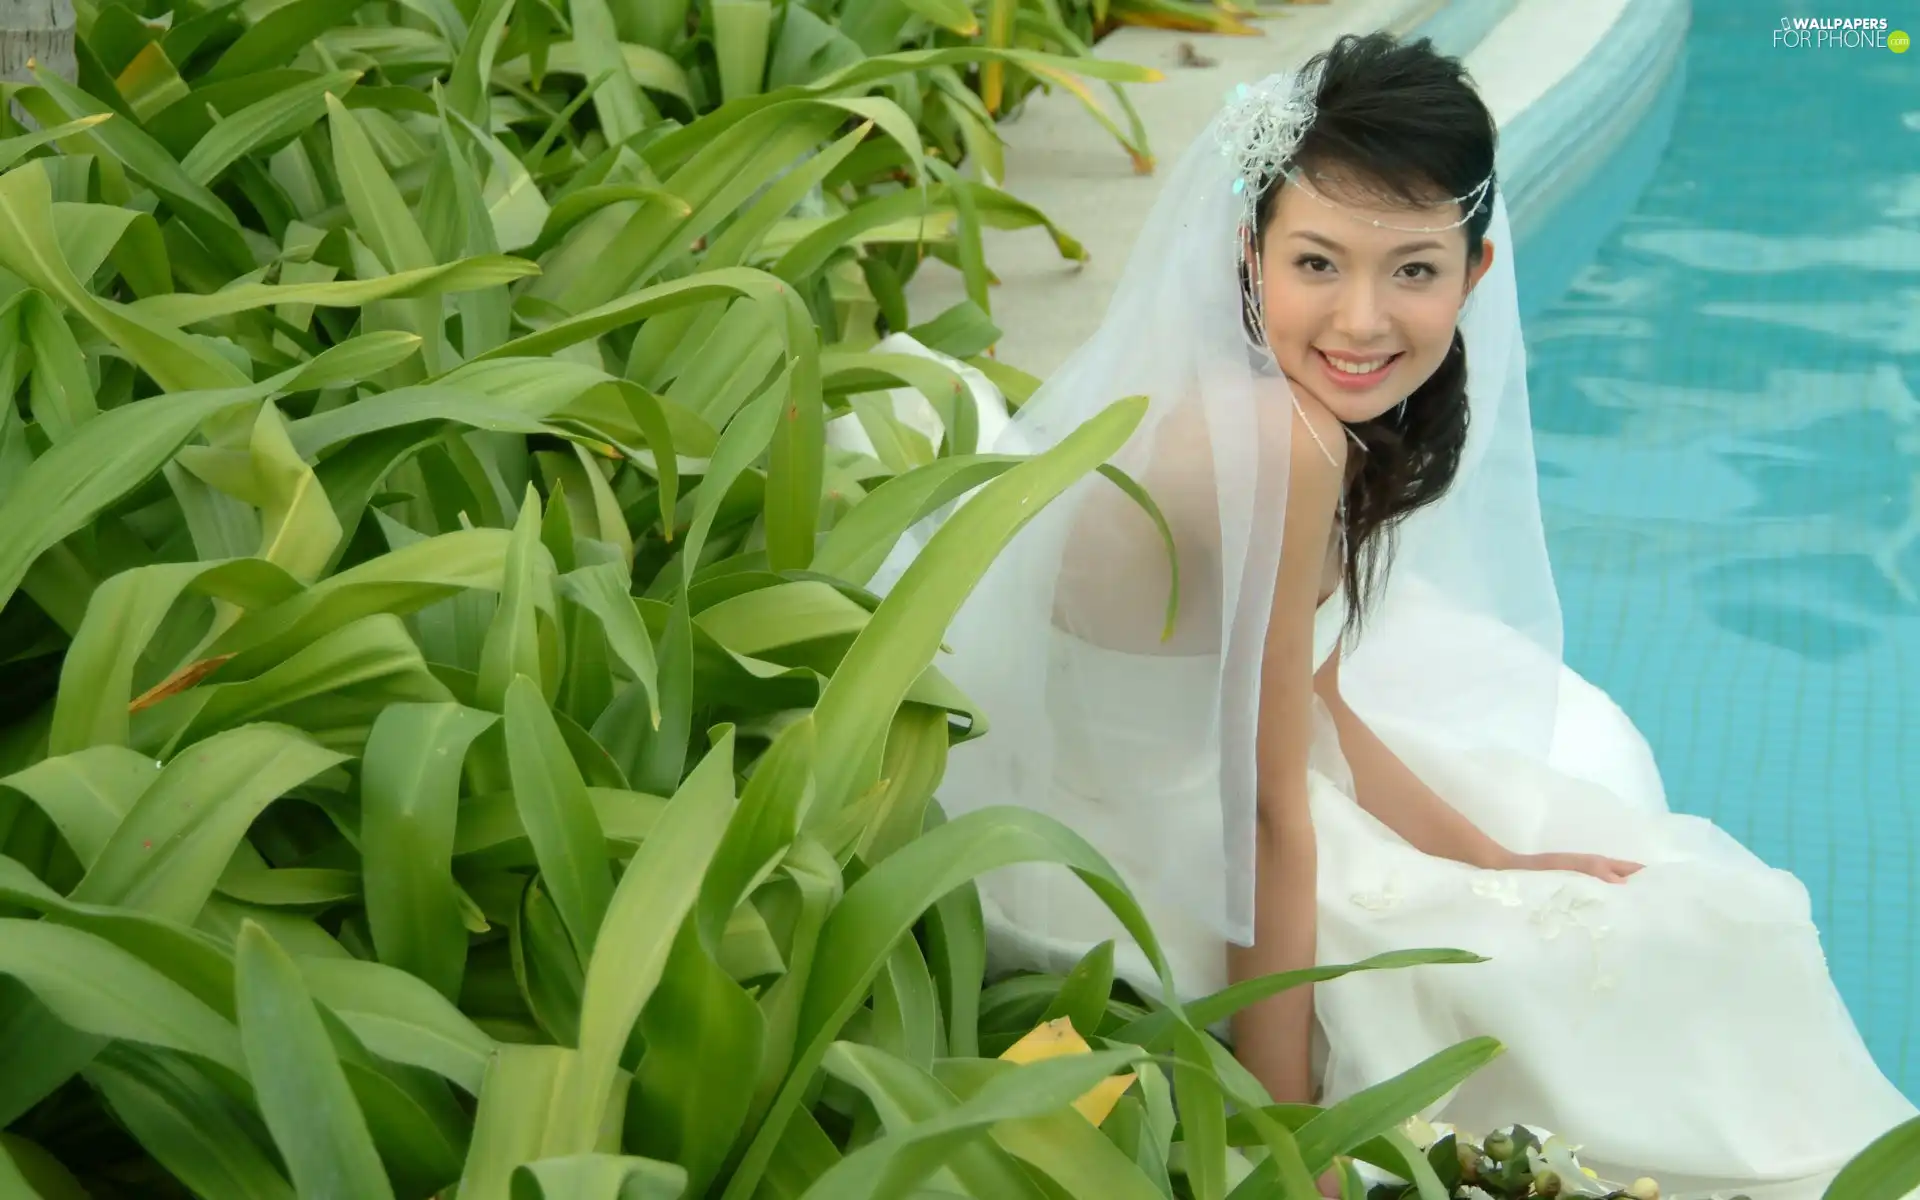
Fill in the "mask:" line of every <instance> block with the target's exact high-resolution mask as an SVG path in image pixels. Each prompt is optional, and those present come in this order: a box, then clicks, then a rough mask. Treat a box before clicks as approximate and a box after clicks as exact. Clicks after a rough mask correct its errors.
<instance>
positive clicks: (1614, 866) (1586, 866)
mask: <svg viewBox="0 0 1920 1200" xmlns="http://www.w3.org/2000/svg"><path fill="white" fill-rule="evenodd" d="M1641 865H1642V864H1640V863H1637V862H1628V861H1627V860H1626V859H1623V858H1604V857H1602V856H1600V855H1598V854H1516V855H1514V856H1513V857H1512V859H1511V860H1509V862H1508V863H1507V868H1508V869H1509V870H1513V871H1577V872H1579V873H1580V874H1582V875H1591V876H1593V877H1594V878H1595V879H1600V880H1604V881H1605V882H1607V883H1625V882H1626V881H1627V876H1629V875H1631V874H1633V873H1634V872H1635V871H1638V870H1639V869H1640V868H1641Z"/></svg>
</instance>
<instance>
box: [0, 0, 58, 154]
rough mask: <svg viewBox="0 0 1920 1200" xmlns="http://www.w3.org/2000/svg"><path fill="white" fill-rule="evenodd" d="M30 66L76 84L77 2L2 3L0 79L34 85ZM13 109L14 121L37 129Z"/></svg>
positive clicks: (8, 0) (18, 0)
mask: <svg viewBox="0 0 1920 1200" xmlns="http://www.w3.org/2000/svg"><path fill="white" fill-rule="evenodd" d="M28 63H33V64H35V65H37V66H39V67H40V68H41V69H43V70H47V71H51V72H53V73H54V74H55V75H58V76H59V77H60V78H62V79H64V80H66V81H67V82H68V83H72V82H73V79H74V73H75V66H74V61H73V0H0V80H4V81H6V82H8V83H32V82H33V72H32V71H29V70H28V69H27V64H28ZM12 108H13V117H14V120H16V121H19V122H21V123H22V124H24V125H25V126H26V127H27V128H29V129H34V128H37V125H36V124H35V123H34V122H33V120H32V119H30V118H29V117H28V116H27V115H26V113H24V112H22V111H21V109H20V106H19V105H18V104H15V105H13V106H12Z"/></svg>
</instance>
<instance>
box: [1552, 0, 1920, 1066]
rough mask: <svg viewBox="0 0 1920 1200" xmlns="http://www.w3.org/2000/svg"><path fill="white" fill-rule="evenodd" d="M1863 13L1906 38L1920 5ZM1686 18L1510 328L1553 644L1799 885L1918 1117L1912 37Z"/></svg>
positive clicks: (1916, 256) (1760, 9)
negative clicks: (1549, 567)
mask: <svg viewBox="0 0 1920 1200" xmlns="http://www.w3.org/2000/svg"><path fill="white" fill-rule="evenodd" d="M1854 7H1861V8H1862V12H1863V13H1864V12H1865V10H1866V9H1873V10H1874V14H1873V15H1885V16H1888V17H1889V18H1892V23H1893V26H1894V27H1895V28H1905V29H1906V30H1907V31H1909V32H1910V33H1912V34H1914V35H1916V36H1920V4H1916V3H1913V2H1912V0H1905V2H1903V3H1890V4H1882V5H1879V6H1878V7H1877V8H1876V6H1873V5H1867V6H1854ZM1693 10H1694V16H1693V25H1692V29H1691V31H1690V33H1689V35H1688V45H1687V53H1686V63H1685V75H1684V87H1683V88H1681V89H1680V90H1678V91H1677V93H1676V94H1675V96H1674V100H1675V103H1676V107H1675V108H1674V109H1673V111H1672V124H1671V131H1670V134H1669V137H1668V140H1667V143H1666V146H1665V149H1664V152H1658V148H1657V147H1656V153H1657V157H1649V160H1648V164H1647V165H1648V168H1649V172H1648V173H1649V179H1648V180H1647V181H1646V182H1645V186H1644V189H1643V190H1641V191H1640V192H1639V194H1638V198H1637V200H1636V201H1634V202H1633V203H1632V205H1631V206H1630V208H1629V210H1628V212H1627V213H1626V215H1625V217H1624V219H1622V220H1621V221H1620V222H1619V223H1618V224H1617V225H1616V226H1615V227H1614V228H1613V229H1612V232H1611V234H1610V235H1609V236H1608V237H1607V238H1606V240H1605V241H1604V242H1602V243H1601V244H1600V246H1599V247H1598V250H1597V252H1594V253H1591V254H1590V255H1586V256H1584V257H1586V262H1587V265H1586V266H1585V267H1584V268H1583V269H1581V270H1580V271H1579V272H1578V274H1576V275H1574V277H1573V279H1572V283H1571V285H1570V286H1569V287H1568V289H1567V290H1566V291H1565V293H1564V294H1562V295H1560V296H1559V298H1558V299H1557V300H1554V301H1552V302H1551V303H1548V304H1546V305H1545V306H1544V307H1543V308H1541V309H1540V310H1539V311H1537V312H1535V313H1533V314H1532V315H1531V317H1530V322H1531V324H1530V329H1529V354H1530V363H1531V385H1532V393H1533V406H1534V420H1535V424H1536V428H1537V431H1538V446H1539V453H1540V461H1541V474H1542V481H1541V485H1542V493H1543V499H1544V503H1545V508H1546V516H1547V527H1548V538H1549V543H1550V547H1551V550H1552V554H1553V558H1554V564H1555V569H1556V571H1557V573H1558V576H1559V578H1560V580H1561V586H1562V592H1563V602H1564V605H1565V610H1566V630H1567V654H1568V658H1569V661H1570V662H1571V663H1572V665H1573V666H1574V667H1575V668H1576V669H1577V670H1579V671H1580V672H1581V673H1582V674H1583V675H1585V676H1586V677H1587V678H1589V679H1591V680H1593V681H1594V682H1595V683H1597V684H1598V685H1600V686H1601V687H1602V688H1604V689H1605V690H1606V691H1608V692H1609V693H1610V694H1612V695H1613V696H1614V697H1615V699H1616V700H1618V701H1619V703H1620V704H1621V705H1622V707H1624V708H1625V709H1626V710H1627V711H1628V713H1629V714H1630V715H1631V716H1632V717H1633V718H1634V720H1635V721H1636V723H1637V724H1638V725H1639V726H1640V728H1641V729H1642V730H1644V731H1645V732H1646V734H1647V736H1648V738H1649V740H1650V741H1651V742H1652V744H1653V748H1654V751H1655V753H1656V755H1657V757H1658V759H1659V762H1660V765H1661V768H1662V771H1663V774H1664V776H1665V778H1666V781H1667V787H1668V791H1669V794H1670V798H1671V801H1672V804H1673V806H1674V808H1676V809H1678V810H1681V811H1685V812H1690V813H1697V814H1700V815H1702V816H1706V817H1709V818H1711V819H1713V820H1714V821H1716V822H1717V823H1719V824H1720V825H1721V826H1723V827H1724V828H1726V829H1727V830H1728V831H1729V832H1731V833H1732V834H1733V835H1734V836H1736V837H1738V838H1739V839H1740V840H1741V841H1743V842H1744V843H1746V844H1747V845H1748V846H1749V847H1751V848H1752V849H1753V850H1754V851H1755V852H1756V853H1757V854H1759V855H1760V856H1761V857H1762V858H1764V859H1766V860H1767V861H1768V862H1770V863H1772V864H1774V865H1776V866H1779V867H1784V868H1787V869H1789V870H1791V871H1793V872H1794V873H1795V874H1797V875H1798V876H1799V877H1800V879H1801V880H1802V881H1804V882H1805V883H1806V885H1807V887H1808V889H1809V891H1810V892H1811V893H1812V897H1813V911H1814V917H1815V920H1816V921H1817V922H1818V924H1819V926H1820V928H1821V930H1822V934H1823V937H1824V940H1825V945H1826V949H1827V954H1828V958H1829V961H1830V963H1831V965H1832V969H1833V973H1834V976H1835V979H1836V980H1837V982H1838V984H1839V987H1840V990H1841V992H1842V994H1843V995H1844V997H1845V999H1846V1001H1847V1004H1848V1006H1849V1008H1850V1009H1851V1010H1852V1012H1853V1014H1854V1018H1855V1020H1856V1021H1857V1022H1858V1023H1859V1025H1860V1027H1861V1029H1862V1031H1863V1032H1864V1034H1865V1035H1866V1038H1867V1042H1868V1044H1869V1046H1870V1047H1871V1049H1872V1051H1873V1053H1874V1055H1875V1056H1876V1058H1877V1059H1878V1060H1879V1062H1880V1064H1881V1065H1882V1067H1883V1069H1885V1070H1886V1072H1887V1073H1888V1075H1889V1076H1891V1077H1892V1078H1893V1079H1894V1081H1895V1082H1896V1083H1898V1084H1899V1085H1900V1086H1901V1087H1902V1088H1903V1089H1904V1090H1905V1091H1906V1092H1907V1094H1908V1095H1909V1096H1911V1097H1914V1098H1915V1099H1920V946H1916V943H1917V942H1920V50H1914V51H1909V52H1908V53H1906V54H1900V55H1895V54H1892V53H1890V52H1888V51H1886V50H1879V51H1866V50H1838V49H1827V50H1812V49H1808V50H1799V51H1789V50H1781V49H1775V48H1774V47H1773V46H1772V44H1771V41H1772V39H1771V30H1772V29H1773V28H1774V27H1776V26H1777V25H1778V23H1779V19H1780V17H1781V16H1783V15H1806V16H1831V15H1833V12H1834V11H1835V10H1833V8H1832V6H1831V5H1825V6H1824V7H1823V6H1820V5H1818V4H1817V3H1812V4H1810V3H1805V2H1803V0H1775V2H1774V3H1772V4H1756V3H1754V0H1693ZM1528 249H1529V248H1528V247H1524V246H1523V247H1522V251H1523V254H1524V253H1526V252H1527V251H1528Z"/></svg>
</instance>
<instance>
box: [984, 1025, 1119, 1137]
mask: <svg viewBox="0 0 1920 1200" xmlns="http://www.w3.org/2000/svg"><path fill="white" fill-rule="evenodd" d="M1092 1051H1093V1048H1092V1047H1091V1046H1089V1045H1087V1040H1086V1039H1085V1038H1083V1037H1081V1036H1080V1034H1079V1032H1078V1031H1077V1030H1075V1029H1074V1027H1073V1022H1072V1021H1070V1020H1068V1019H1067V1018H1065V1017H1056V1018H1055V1019H1053V1020H1051V1021H1048V1022H1047V1023H1046V1024H1044V1025H1037V1026H1035V1027H1034V1028H1033V1029H1032V1030H1031V1031H1030V1032H1029V1033H1028V1034H1027V1035H1026V1036H1025V1037H1023V1038H1021V1039H1020V1040H1019V1041H1017V1042H1015V1043H1014V1044H1013V1045H1011V1046H1008V1047H1007V1050H1006V1053H1004V1054H1002V1055H1001V1056H1000V1058H1001V1060H1002V1061H1004V1062H1010V1063H1018V1064H1021V1065H1023V1066H1024V1065H1025V1064H1027V1063H1031V1062H1040V1061H1042V1060H1043V1059H1049V1058H1059V1057H1060V1056H1061V1055H1063V1054H1090V1053H1092ZM1133 1080H1134V1075H1133V1073H1132V1072H1128V1073H1127V1074H1125V1075H1114V1076H1112V1077H1110V1078H1107V1079H1103V1080H1101V1081H1100V1082H1099V1083H1097V1084H1095V1085H1094V1086H1093V1087H1092V1088H1090V1089H1088V1091H1087V1093H1086V1094H1085V1095H1083V1096H1081V1097H1080V1098H1079V1099H1078V1100H1075V1101H1074V1102H1073V1107H1074V1108H1075V1109H1076V1110H1078V1112H1079V1113H1080V1115H1081V1116H1083V1117H1085V1118H1086V1119H1087V1120H1089V1121H1091V1122H1093V1123H1094V1124H1095V1125H1098V1124H1100V1122H1102V1121H1104V1120H1106V1119H1107V1114H1108V1113H1110V1112H1112V1111H1113V1106H1114V1105H1116V1104H1118V1103H1119V1102H1120V1097H1121V1096H1123V1095H1125V1094H1126V1091H1127V1089H1128V1088H1130V1087H1132V1086H1133Z"/></svg>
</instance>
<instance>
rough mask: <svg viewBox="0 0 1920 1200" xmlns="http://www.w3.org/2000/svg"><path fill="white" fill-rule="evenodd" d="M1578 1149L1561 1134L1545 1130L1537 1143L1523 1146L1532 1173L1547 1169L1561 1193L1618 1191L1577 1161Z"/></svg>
mask: <svg viewBox="0 0 1920 1200" xmlns="http://www.w3.org/2000/svg"><path fill="white" fill-rule="evenodd" d="M1578 1149H1579V1148H1578V1147H1576V1146H1572V1145H1569V1144H1568V1143H1567V1141H1566V1139H1565V1138H1562V1137H1559V1136H1557V1135H1553V1134H1549V1135H1547V1137H1546V1138H1545V1139H1544V1141H1543V1142H1542V1143H1541V1144H1540V1145H1539V1146H1537V1147H1531V1146H1530V1147H1528V1148H1527V1163H1528V1165H1529V1166H1531V1167H1532V1168H1533V1173H1534V1175H1536V1176H1538V1175H1541V1174H1543V1173H1545V1172H1547V1171H1551V1172H1553V1173H1554V1174H1555V1175H1556V1176H1558V1177H1559V1179H1560V1194H1561V1195H1562V1196H1606V1195H1610V1194H1611V1193H1613V1192H1616V1191H1619V1190H1620V1189H1619V1188H1617V1187H1614V1186H1613V1185H1612V1184H1609V1183H1607V1182H1606V1181H1605V1180H1603V1179H1601V1178H1600V1177H1599V1176H1598V1175H1596V1174H1594V1173H1593V1172H1592V1171H1590V1170H1588V1169H1587V1168H1586V1167H1583V1166H1581V1165H1580V1160H1579V1158H1578V1157H1576V1155H1577V1153H1578Z"/></svg>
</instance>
